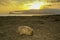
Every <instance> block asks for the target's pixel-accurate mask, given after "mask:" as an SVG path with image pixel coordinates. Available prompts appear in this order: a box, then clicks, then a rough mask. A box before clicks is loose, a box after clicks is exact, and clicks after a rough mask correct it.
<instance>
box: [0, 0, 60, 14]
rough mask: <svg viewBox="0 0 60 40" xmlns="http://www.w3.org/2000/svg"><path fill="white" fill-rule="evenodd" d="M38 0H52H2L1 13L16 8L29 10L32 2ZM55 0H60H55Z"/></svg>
mask: <svg viewBox="0 0 60 40" xmlns="http://www.w3.org/2000/svg"><path fill="white" fill-rule="evenodd" d="M36 1H39V2H41V1H42V2H47V1H51V0H0V13H5V12H9V11H14V10H27V9H29V8H30V4H32V3H33V2H36ZM52 1H54V0H52ZM55 1H60V0H55ZM26 4H27V5H26ZM28 4H29V5H28ZM40 4H41V3H40ZM34 6H35V5H34Z"/></svg>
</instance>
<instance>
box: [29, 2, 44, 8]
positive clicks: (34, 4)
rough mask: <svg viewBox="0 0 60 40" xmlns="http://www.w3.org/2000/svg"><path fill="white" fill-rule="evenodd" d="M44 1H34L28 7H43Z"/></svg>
mask: <svg viewBox="0 0 60 40" xmlns="http://www.w3.org/2000/svg"><path fill="white" fill-rule="evenodd" d="M43 5H45V3H44V2H35V3H33V4H32V5H31V7H30V9H43Z"/></svg>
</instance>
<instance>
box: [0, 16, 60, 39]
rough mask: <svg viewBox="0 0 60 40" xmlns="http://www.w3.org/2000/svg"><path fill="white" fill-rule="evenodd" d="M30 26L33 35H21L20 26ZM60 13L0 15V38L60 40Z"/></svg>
mask: <svg viewBox="0 0 60 40" xmlns="http://www.w3.org/2000/svg"><path fill="white" fill-rule="evenodd" d="M22 25H23V26H24V25H27V26H30V27H32V28H33V29H34V33H33V36H20V35H19V34H18V33H17V28H18V27H19V26H22ZM59 36H60V15H52V16H35V17H34V16H32V17H27V16H26V17H22V16H0V40H60V39H59Z"/></svg>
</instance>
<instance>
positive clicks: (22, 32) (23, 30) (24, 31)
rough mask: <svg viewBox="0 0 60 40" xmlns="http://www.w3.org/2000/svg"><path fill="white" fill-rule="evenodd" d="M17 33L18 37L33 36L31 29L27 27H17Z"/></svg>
mask: <svg viewBox="0 0 60 40" xmlns="http://www.w3.org/2000/svg"><path fill="white" fill-rule="evenodd" d="M18 32H19V34H20V35H30V36H31V35H33V29H32V28H31V27H29V26H19V27H18Z"/></svg>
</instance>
